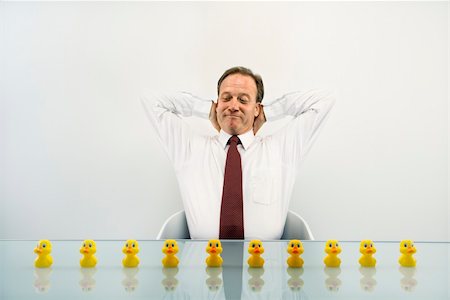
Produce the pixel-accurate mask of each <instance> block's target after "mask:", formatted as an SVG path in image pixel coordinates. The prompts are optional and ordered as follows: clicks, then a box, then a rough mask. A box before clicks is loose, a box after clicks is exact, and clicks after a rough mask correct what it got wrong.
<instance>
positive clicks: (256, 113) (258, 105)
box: [255, 102, 261, 118]
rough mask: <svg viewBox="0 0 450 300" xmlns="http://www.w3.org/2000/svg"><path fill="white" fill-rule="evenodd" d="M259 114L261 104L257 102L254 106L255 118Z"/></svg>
mask: <svg viewBox="0 0 450 300" xmlns="http://www.w3.org/2000/svg"><path fill="white" fill-rule="evenodd" d="M260 112H261V103H259V102H257V103H256V106H255V118H256V117H258V116H259V113H260Z"/></svg>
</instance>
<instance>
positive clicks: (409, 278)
mask: <svg viewBox="0 0 450 300" xmlns="http://www.w3.org/2000/svg"><path fill="white" fill-rule="evenodd" d="M398 270H399V271H400V273H401V274H402V275H403V277H402V279H400V287H401V288H402V289H403V290H405V291H407V292H412V291H414V290H415V288H416V286H417V283H418V282H417V280H416V279H415V278H414V275H415V274H416V268H410V267H399V268H398Z"/></svg>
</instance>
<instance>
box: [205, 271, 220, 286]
mask: <svg viewBox="0 0 450 300" xmlns="http://www.w3.org/2000/svg"><path fill="white" fill-rule="evenodd" d="M205 270H206V274H208V278H207V279H206V281H205V283H206V286H207V287H208V289H209V290H210V291H211V292H216V291H218V290H219V289H220V288H221V287H222V282H223V281H222V278H220V276H221V275H222V267H218V268H213V267H206V269H205Z"/></svg>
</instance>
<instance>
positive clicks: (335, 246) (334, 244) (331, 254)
mask: <svg viewBox="0 0 450 300" xmlns="http://www.w3.org/2000/svg"><path fill="white" fill-rule="evenodd" d="M341 251H342V249H341V247H340V246H339V242H338V241H336V240H328V241H327V243H326V245H325V253H327V256H325V258H324V260H323V262H324V263H325V266H327V267H330V268H338V267H339V266H340V265H341V259H340V258H339V257H338V254H339V253H341Z"/></svg>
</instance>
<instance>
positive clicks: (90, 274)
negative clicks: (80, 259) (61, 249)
mask: <svg viewBox="0 0 450 300" xmlns="http://www.w3.org/2000/svg"><path fill="white" fill-rule="evenodd" d="M96 272H97V269H96V268H80V274H81V280H80V281H79V284H80V287H81V290H82V291H83V292H90V291H92V290H93V289H94V288H95V283H96V282H95V279H94V275H95V273H96Z"/></svg>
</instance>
